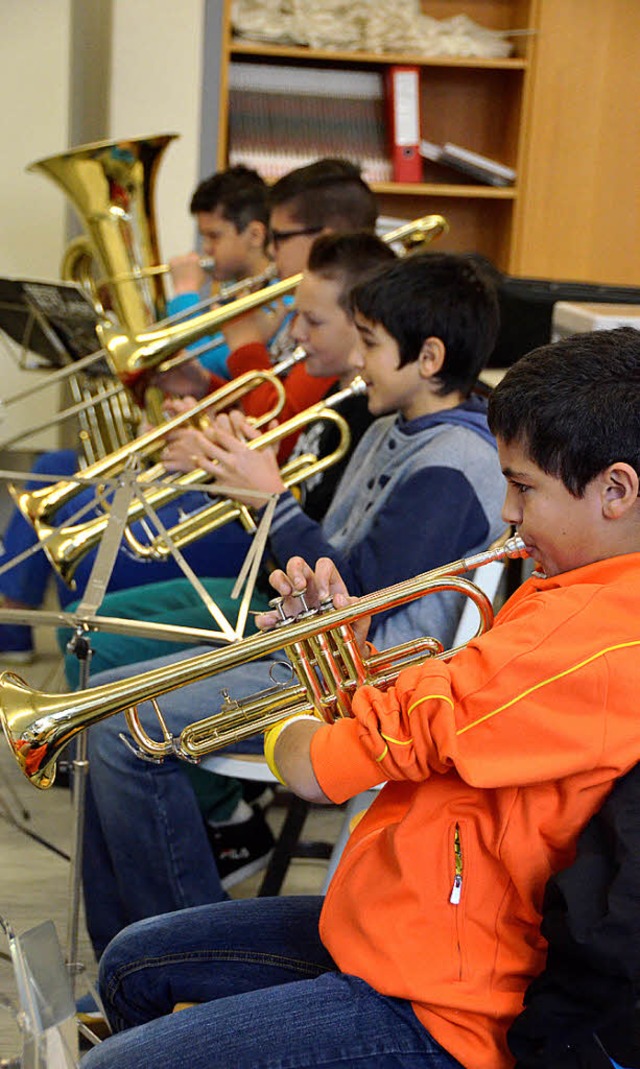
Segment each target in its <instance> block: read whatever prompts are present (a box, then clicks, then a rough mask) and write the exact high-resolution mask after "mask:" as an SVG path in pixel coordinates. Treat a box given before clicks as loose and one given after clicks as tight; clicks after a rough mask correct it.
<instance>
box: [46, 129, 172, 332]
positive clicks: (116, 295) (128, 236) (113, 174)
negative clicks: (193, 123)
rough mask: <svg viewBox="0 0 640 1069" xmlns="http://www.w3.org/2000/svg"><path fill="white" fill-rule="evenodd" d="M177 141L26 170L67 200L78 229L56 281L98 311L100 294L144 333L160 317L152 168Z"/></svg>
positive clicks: (110, 146)
mask: <svg viewBox="0 0 640 1069" xmlns="http://www.w3.org/2000/svg"><path fill="white" fill-rule="evenodd" d="M178 136H179V135H178V134H158V135H156V136H153V137H134V138H130V139H129V140H126V141H97V142H94V143H93V144H89V145H80V146H78V147H77V148H73V149H69V150H68V151H67V152H61V153H60V154H59V155H56V156H48V157H46V158H45V159H42V160H36V161H35V163H32V164H31V165H30V166H29V167H28V168H27V170H28V171H37V172H39V173H41V174H44V175H46V176H47V177H48V178H50V179H51V180H52V181H53V182H55V184H56V185H57V186H58V187H59V188H60V189H61V190H62V191H63V193H65V194H66V195H67V197H68V198H69V200H70V201H71V204H72V205H73V207H74V209H75V211H76V214H77V215H78V218H79V219H80V222H81V223H82V226H83V228H84V231H85V236H84V237H80V238H76V239H75V240H74V241H73V242H72V243H71V245H70V246H69V248H68V250H67V252H66V254H65V257H64V260H63V266H62V270H63V278H68V279H71V280H73V281H76V282H80V283H82V284H84V285H85V286H86V287H87V288H88V289H89V290H90V292H91V294H92V296H93V298H94V302H95V304H96V306H97V308H98V310H99V312H102V311H103V295H104V293H105V292H106V293H107V294H108V297H109V302H110V303H111V305H112V307H113V311H114V312H115V314H116V316H117V318H118V321H119V322H120V323H121V324H122V326H123V328H125V329H126V330H130V331H140V330H144V328H145V327H147V326H149V324H151V323H155V322H156V321H157V320H158V319H162V318H163V316H164V314H165V304H166V300H165V293H164V288H163V284H162V279H161V277H160V276H159V274H158V272H157V265H158V264H159V263H160V254H159V248H158V228H157V225H156V220H155V204H154V197H155V184H156V178H157V173H158V167H159V165H160V162H161V160H162V157H163V155H164V152H165V150H166V148H167V146H168V145H169V144H170V143H171V142H172V141H173V140H175V138H176V137H178Z"/></svg>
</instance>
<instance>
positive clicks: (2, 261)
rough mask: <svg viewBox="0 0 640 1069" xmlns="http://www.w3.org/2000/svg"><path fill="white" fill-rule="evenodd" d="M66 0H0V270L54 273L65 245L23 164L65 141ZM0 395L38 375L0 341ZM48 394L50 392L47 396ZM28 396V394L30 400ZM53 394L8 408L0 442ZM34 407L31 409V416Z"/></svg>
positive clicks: (49, 190) (59, 221)
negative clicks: (22, 365)
mask: <svg viewBox="0 0 640 1069" xmlns="http://www.w3.org/2000/svg"><path fill="white" fill-rule="evenodd" d="M70 8H71V0H47V2H46V3H42V0H20V3H16V2H15V0H0V27H1V29H0V99H2V101H3V107H2V120H1V122H2V146H3V149H2V167H1V168H0V202H1V203H2V211H1V212H0V275H1V276H3V277H4V276H7V275H8V276H17V277H30V278H49V279H50V278H55V277H56V276H57V273H58V265H59V263H60V255H61V252H62V249H63V247H64V228H65V205H64V203H63V198H62V197H61V196H60V194H59V193H58V191H57V190H56V189H55V188H54V187H53V185H52V184H51V183H49V182H47V180H46V179H45V178H43V177H41V176H40V175H37V174H27V173H26V172H25V167H26V165H27V164H29V163H31V162H32V161H33V160H35V159H39V158H41V157H42V156H48V155H51V154H53V153H55V152H60V150H61V149H62V148H64V147H66V145H67V138H68V114H69V74H68V72H69V48H70ZM0 371H1V374H2V385H1V387H0V396H2V397H3V398H6V397H7V396H10V395H11V394H13V393H15V392H16V391H17V390H21V389H24V388H26V387H30V386H32V385H33V384H34V383H35V382H36V381H38V379H39V378H40V377H41V375H40V373H35V372H22V371H20V370H19V369H18V368H17V367H16V366H15V364H14V363H13V361H12V359H11V357H10V356H9V354H8V352H7V349H6V348H5V347H3V346H0ZM52 395H53V396H52ZM34 401H35V399H34ZM56 401H57V398H56V396H55V391H46V392H45V393H42V394H39V395H38V404H37V405H35V404H34V402H32V403H31V405H30V406H29V405H27V404H25V405H20V406H15V407H11V408H10V409H9V410H8V411H7V413H6V415H5V417H4V419H3V420H2V422H0V439H5V438H8V437H10V436H11V435H13V434H15V433H17V432H18V431H19V430H20V429H21V428H22V427H24V426H30V425H31V424H33V423H34V422H35V421H36V420H37V419H40V418H43V419H44V418H46V414H47V411H53V410H54V408H55V404H56ZM34 408H36V409H37V412H35V413H34ZM56 442H57V435H56V433H55V432H53V431H48V432H47V433H45V434H41V435H39V436H38V438H37V439H33V440H32V441H31V443H30V444H31V445H33V446H34V447H35V448H45V447H47V448H48V447H51V446H53V445H55V444H56Z"/></svg>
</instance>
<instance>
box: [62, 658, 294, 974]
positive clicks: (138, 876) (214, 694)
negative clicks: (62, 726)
mask: <svg viewBox="0 0 640 1069" xmlns="http://www.w3.org/2000/svg"><path fill="white" fill-rule="evenodd" d="M210 652H211V649H210V648H209V647H193V648H191V649H190V650H188V651H184V650H183V651H181V652H180V653H174V654H172V655H170V656H167V657H164V658H160V659H157V660H154V661H149V662H146V663H143V664H136V665H135V666H134V665H127V666H125V667H124V668H122V669H116V670H114V671H109V672H103V673H100V674H98V675H96V676H94V677H93V679H92V680H91V685H92V686H98V685H100V684H102V683H107V682H114V681H115V680H117V679H127V678H128V677H129V676H131V675H132V674H133V673H134V670H135V672H136V674H138V673H139V672H143V671H147V670H148V669H149V668H151V667H153V668H156V667H159V666H162V665H170V664H175V663H176V662H177V661H181V660H184V659H185V658H186V657H193V656H196V655H197V654H200V653H210ZM272 665H273V661H255V662H253V663H251V664H246V665H243V666H241V667H239V668H234V669H231V670H230V671H227V672H224V673H221V674H220V675H217V676H213V677H211V678H210V679H205V680H203V681H202V682H200V683H195V684H191V685H189V686H188V687H182V688H180V689H179V690H175V691H173V692H172V693H170V694H165V695H164V696H163V697H161V698H160V700H159V704H160V708H161V710H162V714H163V717H164V719H165V721H166V724H167V727H168V728H169V730H170V731H171V732H172V733H173V734H174V735H176V736H177V735H179V734H180V732H181V731H182V729H183V728H184V727H186V726H187V725H188V724H190V723H191V722H192V721H194V720H196V719H200V718H201V717H204V716H207V715H209V714H210V713H213V712H215V711H216V709H217V708H219V706H220V704H221V701H222V699H221V697H220V691H221V689H223V688H226V689H227V690H228V691H229V693H230V695H231V696H232V697H233V698H244V697H248V696H249V695H250V694H254V693H255V692H256V691H260V690H264V689H265V688H266V687H269V686H271V685H272V683H271V680H270V677H269V669H270V667H271V666H272ZM139 713H140V717H141V720H142V723H143V726H144V727H145V729H146V730H147V731H148V732H149V734H151V735H152V736H153V737H155V738H156V739H157V738H159V737H160V736H159V730H158V721H157V718H156V716H155V714H154V712H153V709H152V708H151V706H150V704H149V703H148V702H145V703H142V704H141V705H140V707H139ZM120 732H124V733H125V734H127V735H128V730H127V727H126V724H125V721H124V715H123V714H118V715H117V716H111V717H108V718H107V719H105V720H102V721H101V722H100V723H98V724H95V725H94V726H93V727H91V728H90V729H89V732H88V742H87V751H88V760H89V776H88V783H87V798H86V814H85V828H84V851H83V888H84V901H85V912H86V919H87V928H88V931H89V935H90V937H91V941H92V943H93V947H94V950H95V953H96V955H97V957H100V955H101V954H102V952H103V950H104V948H105V947H106V945H107V943H108V942H109V941H110V940H111V939H112V938H113V937H114V936H115V935H117V933H118V932H119V931H121V929H122V928H124V927H125V926H126V925H128V924H131V923H132V922H133V921H137V920H141V919H142V918H143V917H153V916H155V915H156V914H160V913H168V912H171V911H173V910H178V909H184V908H185V907H187V906H200V905H204V904H205V903H210V902H219V901H221V900H222V899H223V898H224V897H225V894H224V891H223V890H222V887H221V885H220V880H219V878H218V873H217V870H216V866H215V861H214V857H213V854H212V852H211V847H210V845H209V841H208V839H207V834H206V829H205V825H204V822H203V819H202V816H201V814H200V810H199V807H198V803H197V799H196V795H195V792H194V790H193V787H192V785H191V783H190V782H189V778H188V776H187V775H186V771H185V765H184V762H182V761H179V760H178V759H177V758H167V759H166V760H165V761H164V762H163V763H162V764H151V763H149V762H148V761H143V760H141V759H140V758H139V757H136V756H135V754H133V753H132V752H131V750H130V749H129V748H128V747H127V746H125V744H124V743H123V741H122V739H121V738H120V737H119V735H120ZM229 749H234V750H236V751H241V752H250V753H261V752H262V737H261V736H256V737H253V738H251V739H248V740H246V742H244V743H239V744H237V745H236V746H234V747H230V748H229ZM212 778H213V776H212ZM218 779H219V781H220V788H221V791H220V805H221V806H224V805H225V801H226V799H225V792H228V791H229V790H231V791H236V790H237V789H238V788H237V782H236V781H232V780H227V779H224V778H223V777H218ZM225 815H226V814H224V815H221V816H220V817H219V818H218V819H224V818H225Z"/></svg>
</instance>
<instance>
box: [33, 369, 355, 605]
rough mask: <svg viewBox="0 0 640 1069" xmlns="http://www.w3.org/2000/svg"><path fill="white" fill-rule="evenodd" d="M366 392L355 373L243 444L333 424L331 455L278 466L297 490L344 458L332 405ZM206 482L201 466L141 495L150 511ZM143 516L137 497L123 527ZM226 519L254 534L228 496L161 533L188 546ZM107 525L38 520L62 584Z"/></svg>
mask: <svg viewBox="0 0 640 1069" xmlns="http://www.w3.org/2000/svg"><path fill="white" fill-rule="evenodd" d="M366 389H367V388H366V385H365V382H364V380H363V379H362V378H361V377H360V376H359V375H358V376H356V377H355V378H354V379H353V381H352V382H351V383H350V384H349V385H348V386H345V388H344V389H343V390H340V391H338V393H335V394H333V395H332V396H331V397H329V398H327V399H326V400H324V401H318V402H317V404H315V405H311V406H310V407H309V408H306V409H304V410H303V411H302V412H298V413H296V415H294V416H292V417H291V418H290V419H288V420H285V422H284V423H280V424H278V426H277V427H272V428H271V429H270V430H268V431H265V432H264V434H261V435H260V437H259V438H255V439H253V440H252V441H250V442H248V443H247V446H248V448H249V449H255V450H260V449H267V448H268V447H269V446H274V445H278V444H279V443H280V442H282V441H283V440H284V439H285V438H288V437H289V435H290V434H295V433H296V432H297V431H300V430H302V429H303V428H304V427H307V426H309V424H311V423H315V422H316V420H321V421H323V422H326V423H333V424H334V426H335V427H337V429H338V434H339V438H338V443H337V445H336V447H335V449H334V450H332V452H331V453H328V454H327V455H326V456H324V457H316V456H314V455H313V454H309V453H306V454H303V455H302V456H299V457H295V458H294V459H293V460H290V461H289V462H288V463H286V464H285V465H284V466H283V468H282V470H281V473H280V474H281V477H282V480H283V482H284V484H285V486H286V487H287V489H289V488H291V487H292V486H297V485H298V484H299V483H301V482H304V481H305V479H309V478H310V477H311V476H312V475H317V474H319V473H320V472H322V471H326V469H327V468H330V467H332V465H333V464H337V463H338V461H339V460H341V459H342V458H343V457H344V455H345V453H346V452H347V450H348V448H349V444H350V441H351V433H350V430H349V425H348V423H347V421H346V420H345V418H344V417H343V416H341V415H340V413H339V412H336V411H335V407H336V406H337V405H340V404H341V403H342V401H344V400H345V399H346V398H347V397H356V396H358V395H362V394H364V393H366ZM163 475H165V476H166V475H167V472H166V469H164V468H163V467H162V465H161V464H156V465H155V466H154V467H153V468H151V469H149V471H147V472H145V473H144V475H143V476H142V478H141V479H140V480H139V482H142V484H144V482H145V481H150V479H151V478H153V479H158V478H161V477H162V476H163ZM210 481H211V475H210V473H209V472H207V471H204V470H203V469H202V468H194V469H193V470H192V471H190V472H186V473H184V474H181V475H178V476H174V477H171V478H168V479H165V480H164V483H163V485H162V486H157V487H155V488H150V489H149V490H148V491H147V492H146V493H145V495H144V497H145V501H146V502H147V504H149V505H151V506H152V507H153V508H154V509H157V508H159V507H160V506H162V505H166V504H167V503H168V502H169V501H173V500H174V498H176V497H179V496H180V495H181V494H184V493H185V492H186V491H187V490H188V489H189V488H190V487H191V486H193V485H194V484H201V483H207V482H210ZM35 493H38V491H35ZM144 513H145V506H144V502H143V501H141V500H139V499H138V500H135V501H133V502H132V503H131V505H130V506H129V513H128V520H129V523H132V522H133V521H134V520H137V519H138V518H139V517H140V516H142V515H144ZM232 520H239V521H240V522H241V524H242V525H243V527H244V529H245V530H246V531H250V532H254V531H255V530H256V522H255V520H254V518H253V513H252V511H251V509H249V508H248V507H247V506H246V505H242V504H241V503H240V502H238V501H234V500H233V498H232V497H222V498H220V499H219V500H217V501H215V502H213V503H212V504H211V505H208V506H205V507H204V508H202V509H198V511H196V512H193V513H191V514H190V515H188V516H186V517H185V518H184V519H182V520H180V522H179V523H177V524H176V525H175V526H174V527H172V528H170V529H169V531H168V532H167V533H168V535H169V538H170V539H171V545H172V546H175V547H177V548H178V549H184V547H185V546H187V545H190V544H191V542H195V541H196V540H197V539H199V538H202V537H203V536H204V535H206V534H209V533H210V532H211V531H216V530H218V528H220V527H223V526H224V524H226V523H231V522H232ZM108 522H109V516H108V514H106V513H105V514H104V515H102V516H96V517H94V518H92V519H89V520H86V521H85V522H84V523H78V524H74V525H72V526H69V527H61V528H59V529H57V530H56V528H54V527H47V526H46V525H45V524H43V523H42V522H40V521H39V522H38V525H37V530H38V535H39V537H40V538H43V539H46V542H45V544H44V546H43V548H44V550H45V552H46V554H47V557H48V558H49V561H50V562H51V564H52V565H53V567H54V568H55V569H56V571H57V572H58V574H59V575H60V577H61V578H62V579H63V580H64V582H65V583H67V584H68V585H72V583H73V575H74V573H75V570H76V568H77V567H78V565H79V563H80V561H81V560H82V558H83V557H84V555H85V553H87V552H88V551H89V550H90V549H92V548H93V547H94V546H95V545H97V543H98V542H99V541H100V539H101V538H102V536H103V534H104V532H105V529H106V527H107V524H108ZM124 537H125V539H126V541H127V543H128V545H129V546H130V548H131V549H132V550H133V551H134V553H136V554H137V556H139V557H141V558H146V559H147V560H163V559H167V558H168V557H169V556H170V554H171V548H170V546H169V543H168V542H167V541H165V539H164V536H163V535H158V536H156V538H154V539H153V541H152V542H151V543H150V544H148V545H143V544H142V543H141V542H140V541H138V539H136V538H135V537H134V535H133V533H132V532H131V530H130V529H129V528H126V529H125V532H124Z"/></svg>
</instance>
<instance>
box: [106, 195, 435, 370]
mask: <svg viewBox="0 0 640 1069" xmlns="http://www.w3.org/2000/svg"><path fill="white" fill-rule="evenodd" d="M448 229H449V227H448V223H447V221H446V219H444V218H443V216H441V215H425V216H423V217H422V218H420V219H414V220H413V221H411V222H408V223H404V224H403V225H402V226H400V227H397V228H396V229H395V230H391V231H389V232H388V233H387V234H385V235H384V241H386V242H388V243H389V244H392V243H393V242H401V243H402V245H403V246H404V247H405V248H408V249H410V250H411V249H414V248H416V247H418V246H421V245H424V244H425V243H427V242H429V241H433V240H434V238H436V237H438V236H439V235H440V234H443V233H446V232H447V230H448ZM301 277H302V275H300V274H298V275H293V276H292V277H291V278H288V279H282V280H281V281H280V282H276V283H274V284H273V285H272V286H269V288H268V289H267V290H266V291H260V292H259V293H257V294H256V293H253V294H248V295H247V296H246V297H241V298H239V300H238V301H237V302H235V303H234V304H232V305H229V306H228V307H227V308H221V309H216V310H214V311H211V312H205V313H204V314H203V315H201V316H194V317H193V318H192V319H189V320H188V321H187V322H186V323H181V324H179V325H175V326H170V327H158V328H157V329H155V330H147V331H142V332H140V333H138V334H133V333H132V332H129V333H128V334H127V333H125V332H124V331H122V330H119V329H118V328H117V327H115V326H113V325H112V324H110V323H104V324H103V325H102V326H100V327H98V336H99V338H100V342H101V344H102V345H103V347H104V348H105V349H106V350H107V352H108V353H109V356H110V360H111V363H112V366H113V368H114V371H115V373H116V374H117V375H118V376H119V377H120V378H121V379H122V381H123V382H125V383H133V382H135V381H136V380H137V379H138V378H139V377H140V376H141V375H144V374H146V373H147V372H148V371H149V370H151V369H152V368H154V367H157V366H158V364H161V363H162V362H163V361H164V360H166V359H167V357H170V356H172V355H173V353H175V352H177V351H178V350H179V349H181V348H183V346H185V345H190V344H191V343H192V342H194V341H197V340H198V338H202V337H203V336H204V335H205V334H210V333H213V332H215V331H216V330H217V329H218V327H219V326H221V324H223V323H225V322H226V321H227V319H229V318H231V315H229V310H228V309H229V308H232V309H233V315H234V316H236V315H242V314H243V313H244V312H249V311H251V310H252V309H254V308H256V307H258V306H259V305H260V304H263V303H264V302H265V301H268V300H272V299H273V300H275V299H276V298H277V297H281V296H283V295H284V294H286V293H290V292H291V290H293V289H295V288H296V286H297V285H298V283H299V282H300V279H301Z"/></svg>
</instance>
